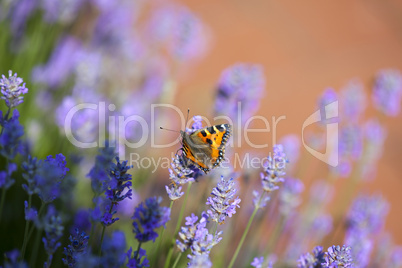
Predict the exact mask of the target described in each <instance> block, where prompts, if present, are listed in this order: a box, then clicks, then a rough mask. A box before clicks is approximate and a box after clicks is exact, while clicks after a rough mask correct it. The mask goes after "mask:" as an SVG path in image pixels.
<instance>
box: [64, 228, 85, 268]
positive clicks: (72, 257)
mask: <svg viewBox="0 0 402 268" xmlns="http://www.w3.org/2000/svg"><path fill="white" fill-rule="evenodd" d="M69 239H70V244H69V245H68V246H67V248H66V247H65V248H64V250H63V254H64V255H65V257H64V258H62V260H63V263H64V264H65V265H67V266H68V267H75V266H76V264H77V257H78V256H80V255H83V254H85V252H86V249H87V246H88V239H89V236H87V235H86V233H85V232H84V231H82V232H80V231H79V229H78V228H76V229H75V232H74V233H73V235H70V238H69Z"/></svg>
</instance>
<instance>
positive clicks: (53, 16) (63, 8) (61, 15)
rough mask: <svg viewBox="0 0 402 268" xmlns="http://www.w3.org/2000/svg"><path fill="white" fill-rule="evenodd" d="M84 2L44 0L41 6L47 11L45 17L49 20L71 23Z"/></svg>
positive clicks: (76, 0) (77, 0)
mask: <svg viewBox="0 0 402 268" xmlns="http://www.w3.org/2000/svg"><path fill="white" fill-rule="evenodd" d="M84 3H85V1H84V0H61V1H52V0H42V1H41V7H42V9H43V10H44V12H45V14H44V18H45V20H46V21H47V22H49V23H54V22H59V23H62V24H69V23H71V22H73V21H74V19H75V18H76V16H77V14H79V9H80V8H81V6H82V5H83V4H84Z"/></svg>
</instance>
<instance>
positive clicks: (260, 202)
mask: <svg viewBox="0 0 402 268" xmlns="http://www.w3.org/2000/svg"><path fill="white" fill-rule="evenodd" d="M253 196H254V198H253V204H254V207H257V208H259V209H260V208H263V207H265V206H266V205H267V203H268V201H269V200H270V199H271V198H270V197H269V196H266V195H265V196H263V197H261V194H260V193H259V192H258V191H256V190H254V191H253Z"/></svg>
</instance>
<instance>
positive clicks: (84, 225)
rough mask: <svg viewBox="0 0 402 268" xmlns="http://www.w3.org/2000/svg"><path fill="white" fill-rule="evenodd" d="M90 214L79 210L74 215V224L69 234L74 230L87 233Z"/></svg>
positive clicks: (86, 210)
mask: <svg viewBox="0 0 402 268" xmlns="http://www.w3.org/2000/svg"><path fill="white" fill-rule="evenodd" d="M89 217H90V214H89V212H88V209H83V208H82V209H79V210H78V211H77V212H76V213H75V217H74V223H73V225H72V226H71V229H70V232H71V233H74V232H75V230H77V229H78V230H83V231H89V230H90V229H91V222H90V220H89Z"/></svg>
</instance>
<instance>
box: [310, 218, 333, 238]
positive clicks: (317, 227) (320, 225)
mask: <svg viewBox="0 0 402 268" xmlns="http://www.w3.org/2000/svg"><path fill="white" fill-rule="evenodd" d="M331 231H332V216H331V214H320V215H318V216H316V217H315V218H314V220H313V222H312V224H311V228H310V234H311V236H314V237H315V238H316V241H320V240H321V239H322V238H324V237H325V236H326V235H328V234H329V233H330V232H331Z"/></svg>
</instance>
